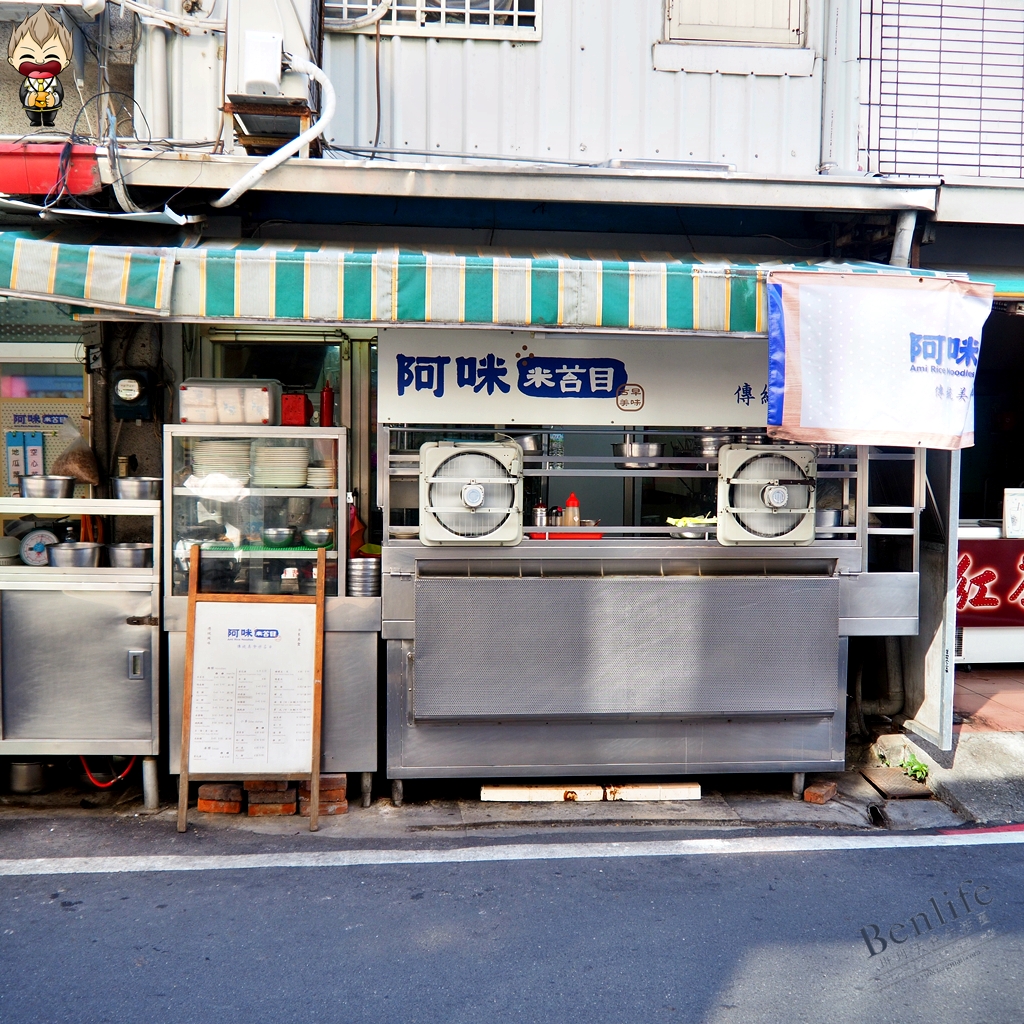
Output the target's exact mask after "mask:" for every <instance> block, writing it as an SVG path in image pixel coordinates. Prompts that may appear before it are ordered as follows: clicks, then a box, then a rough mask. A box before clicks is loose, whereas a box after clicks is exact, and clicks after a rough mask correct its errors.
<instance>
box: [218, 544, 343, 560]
mask: <svg viewBox="0 0 1024 1024" xmlns="http://www.w3.org/2000/svg"><path fill="white" fill-rule="evenodd" d="M317 550H318V549H317V548H258V549H253V548H205V547H200V552H201V553H202V557H203V558H204V559H207V558H234V559H236V560H239V561H241V560H242V559H258V558H293V559H295V558H302V557H304V556H305V557H308V558H309V559H315V558H316V553H317ZM325 554H326V557H327V558H332V559H333V558H337V557H338V552H337V551H327V552H326V553H325Z"/></svg>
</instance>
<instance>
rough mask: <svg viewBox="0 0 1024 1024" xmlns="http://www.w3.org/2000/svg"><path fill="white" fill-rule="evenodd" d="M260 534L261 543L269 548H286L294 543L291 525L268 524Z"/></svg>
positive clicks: (293, 531)
mask: <svg viewBox="0 0 1024 1024" xmlns="http://www.w3.org/2000/svg"><path fill="white" fill-rule="evenodd" d="M261 536H262V537H263V543H264V544H266V545H267V546H268V547H271V548H286V547H288V545H289V544H294V543H295V530H294V529H293V528H292V527H291V526H268V527H267V528H266V529H265V530H263V532H262V534H261Z"/></svg>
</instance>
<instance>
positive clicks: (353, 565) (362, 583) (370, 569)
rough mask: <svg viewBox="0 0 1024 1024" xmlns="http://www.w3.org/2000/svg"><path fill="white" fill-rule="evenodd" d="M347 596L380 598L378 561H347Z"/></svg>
mask: <svg viewBox="0 0 1024 1024" xmlns="http://www.w3.org/2000/svg"><path fill="white" fill-rule="evenodd" d="M348 596H349V597H380V559H379V558H350V559H349V560H348Z"/></svg>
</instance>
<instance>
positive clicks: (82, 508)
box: [0, 498, 160, 516]
mask: <svg viewBox="0 0 1024 1024" xmlns="http://www.w3.org/2000/svg"><path fill="white" fill-rule="evenodd" d="M4 512H19V513H21V514H29V515H31V514H32V513H34V512H35V513H39V514H43V513H47V514H52V515H76V514H80V515H89V516H154V515H159V514H160V502H159V501H127V500H122V499H120V498H0V513H4Z"/></svg>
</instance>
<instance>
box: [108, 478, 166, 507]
mask: <svg viewBox="0 0 1024 1024" xmlns="http://www.w3.org/2000/svg"><path fill="white" fill-rule="evenodd" d="M111 482H112V483H113V485H114V497H115V498H120V499H121V500H122V501H156V500H157V499H158V498H159V497H160V484H161V482H162V481H161V480H160V477H158V476H115V477H114V478H113V480H112V481H111Z"/></svg>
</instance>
